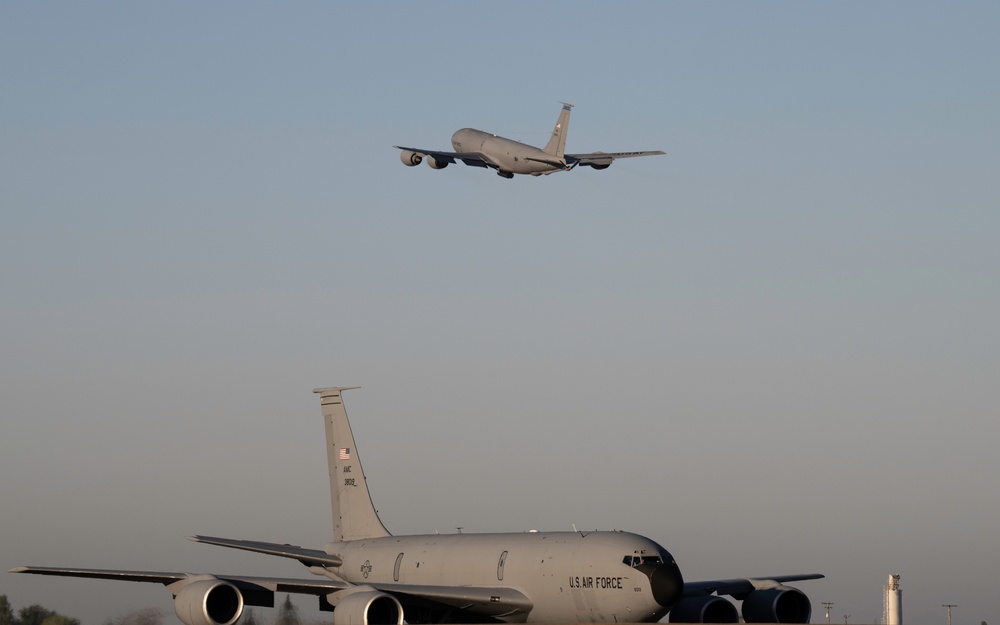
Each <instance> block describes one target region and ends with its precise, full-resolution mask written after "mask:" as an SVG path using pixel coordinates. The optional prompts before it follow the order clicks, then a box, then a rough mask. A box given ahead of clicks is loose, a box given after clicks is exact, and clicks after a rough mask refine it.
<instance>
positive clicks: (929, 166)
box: [0, 2, 1000, 625]
mask: <svg viewBox="0 0 1000 625" xmlns="http://www.w3.org/2000/svg"><path fill="white" fill-rule="evenodd" d="M998 28H1000V5H998V4H997V3H992V2H956V3H926V2H905V3H903V2H890V3H869V2H849V3H799V2H787V3H786V2H778V3H686V2H677V3H648V4H647V3H635V4H622V3H572V4H565V3H541V4H540V3H505V4H496V3H490V4H487V3H448V4H437V3H434V4H426V3H363V4H362V3H357V4H347V3H293V4H262V3H256V2H246V3H238V4H232V3H224V4H205V3H101V2H88V3H77V2H66V3H59V2H53V3H33V2H7V3H3V4H0V59H2V61H0V85H2V87H0V90H2V96H0V289H2V298H0V398H2V399H0V402H2V404H0V408H2V415H3V418H2V422H0V423H2V425H0V475H3V479H2V480H0V502H2V510H3V520H2V523H0V568H2V569H3V570H6V569H7V568H9V567H12V566H15V565H22V564H31V565H42V566H45V565H49V566H56V565H69V566H83V567H107V568H126V569H133V568H134V569H162V570H185V571H199V572H202V571H204V572H219V573H241V572H243V573H251V574H274V575H283V576H295V575H304V576H308V573H306V572H305V571H304V570H302V569H301V568H300V567H298V566H297V565H295V564H294V563H287V562H284V561H275V560H273V559H270V558H267V557H264V556H255V555H253V554H245V553H230V552H228V551H227V550H223V549H218V548H214V547H210V546H203V545H196V544H193V543H189V542H187V541H185V540H184V538H183V537H184V536H185V535H187V534H193V533H203V534H214V535H223V536H232V537H237V538H240V537H242V538H254V539H259V540H271V541H279V542H290V543H298V544H304V545H309V546H321V545H322V544H323V543H325V542H326V541H328V540H329V538H330V536H331V528H330V518H329V501H328V497H327V492H328V486H327V483H326V480H327V477H326V469H325V457H324V451H323V444H322V439H321V437H322V428H321V418H320V413H319V404H318V401H317V399H316V398H315V396H314V395H312V393H311V392H310V391H311V389H312V388H313V387H317V386H330V385H343V386H349V385H362V386H363V389H362V390H359V391H353V392H352V393H351V394H349V395H348V396H347V402H348V410H349V413H350V414H351V416H352V419H353V422H354V423H353V424H354V429H355V433H356V435H357V437H358V441H359V445H360V448H361V451H362V453H364V456H365V468H366V470H367V473H368V477H369V484H370V486H371V487H372V491H373V497H374V499H375V502H376V505H377V506H378V507H379V509H380V510H381V513H382V516H383V520H384V521H385V523H386V525H387V526H388V527H389V529H390V530H391V531H393V532H396V533H420V532H434V531H452V530H453V528H454V527H456V526H463V527H464V528H465V531H504V530H511V531H521V530H527V529H550V530H559V529H569V528H570V527H571V525H572V524H575V525H576V526H577V527H578V528H581V529H583V528H587V529H627V530H632V531H635V532H638V533H641V534H644V535H647V536H649V537H651V538H653V539H655V540H657V541H658V542H660V543H662V544H663V545H664V546H666V547H667V548H668V549H670V550H671V551H672V552H673V553H674V555H675V556H676V557H677V558H678V561H679V563H680V565H681V568H682V570H683V571H684V573H685V576H686V577H687V578H689V579H706V578H718V577H734V576H744V575H746V576H754V575H774V574H781V573H798V572H813V571H818V572H823V573H825V574H827V575H828V578H827V579H826V580H823V581H819V582H812V583H805V584H803V585H802V588H803V589H804V590H805V591H806V592H807V593H808V594H809V595H810V596H811V597H812V599H813V603H814V610H813V620H814V621H815V622H818V621H820V620H823V614H822V608H821V607H820V605H819V604H820V602H821V601H833V602H835V607H834V610H833V615H834V619H836V621H837V622H839V621H841V620H842V618H843V616H842V615H843V614H850V615H851V621H852V622H869V623H870V622H875V621H877V620H878V619H879V617H880V615H881V610H882V602H881V594H880V588H881V585H882V584H883V583H884V582H885V580H886V578H887V577H888V575H889V574H890V573H900V574H901V575H902V587H903V590H904V595H903V597H904V620H905V622H908V623H917V624H933V623H943V622H944V619H945V612H944V609H943V608H941V607H940V605H941V604H942V603H957V604H959V607H958V608H957V609H956V610H955V612H954V614H953V621H954V623H955V624H956V625H967V624H968V625H978V623H979V622H980V621H981V620H987V621H988V622H990V623H994V622H995V621H1000V594H998V593H997V591H996V584H997V578H996V565H997V562H998V561H1000V529H998V528H1000V521H998V519H1000V487H998V481H997V476H1000V456H998V454H997V453H996V450H997V441H998V440H1000V322H998V319H1000V210H998V209H1000V156H998V151H997V149H998V146H1000V114H998V111H1000V80H998V77H1000V38H998V37H997V31H998ZM558 101H567V102H572V103H574V104H575V105H576V108H575V109H574V112H573V119H572V124H571V127H570V134H569V141H568V144H567V147H568V149H569V150H570V151H576V152H587V151H592V150H605V151H615V150H639V149H663V150H665V151H666V152H667V155H666V156H661V157H655V158H647V159H637V160H632V161H623V162H620V163H616V164H615V165H614V166H613V167H611V168H610V169H609V170H607V171H602V172H597V171H593V170H589V169H580V170H576V171H573V172H571V173H568V174H559V175H553V176H548V177H544V178H527V177H518V178H517V179H515V180H510V181H508V180H503V179H501V178H498V177H497V176H495V175H494V174H492V173H490V172H487V171H484V170H480V169H474V168H469V167H464V166H454V167H450V168H448V169H446V170H444V171H432V170H431V169H429V168H428V167H426V166H421V167H416V168H406V167H403V165H402V164H401V163H400V162H399V160H398V153H397V151H396V150H393V149H392V148H391V146H392V145H394V144H400V143H403V144H411V145H418V146H426V147H428V148H434V147H437V148H441V149H446V148H448V147H449V138H450V136H451V133H452V132H454V130H455V129H457V128H461V127H466V126H472V127H477V128H482V129H486V130H490V131H493V132H496V133H499V134H503V135H506V136H511V137H514V138H517V139H520V140H524V141H527V142H530V143H536V144H537V143H544V141H545V140H546V138H547V136H548V133H549V132H550V130H551V127H552V124H553V123H554V121H555V118H556V115H557V114H558V110H559V105H558ZM3 593H6V594H7V595H8V596H9V598H10V599H11V601H12V603H13V604H14V605H15V607H21V606H24V605H28V604H30V603H34V602H38V603H42V604H43V605H45V606H47V607H50V608H54V609H57V610H59V611H60V612H63V613H66V614H69V615H73V616H78V617H80V618H82V619H83V621H84V625H100V624H101V623H102V622H103V621H104V619H106V618H107V617H109V616H114V615H115V614H120V613H123V612H125V611H128V610H129V609H133V608H136V607H141V606H156V607H161V608H163V609H164V610H165V611H166V612H167V614H168V615H170V618H171V619H172V618H173V617H172V608H171V605H170V599H169V595H168V593H166V592H164V591H163V589H162V588H160V587H157V586H150V587H145V586H141V585H129V584H115V583H113V582H90V581H85V580H61V579H45V578H36V577H27V576H16V575H8V574H6V573H3V574H2V583H0V594H3ZM303 609H304V610H306V614H307V616H310V617H311V616H316V617H318V616H319V613H318V612H316V611H315V610H314V609H313V608H312V604H311V603H310V604H308V606H307V605H305V604H303Z"/></svg>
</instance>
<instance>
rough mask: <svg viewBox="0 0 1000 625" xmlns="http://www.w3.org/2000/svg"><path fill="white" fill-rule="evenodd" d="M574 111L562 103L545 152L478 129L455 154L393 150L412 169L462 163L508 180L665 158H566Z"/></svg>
mask: <svg viewBox="0 0 1000 625" xmlns="http://www.w3.org/2000/svg"><path fill="white" fill-rule="evenodd" d="M572 108H573V105H572V104H566V103H565V102H563V103H562V110H561V111H560V112H559V119H558V120H557V121H556V127H555V128H554V129H553V130H552V137H550V138H549V142H548V144H546V146H545V147H544V148H536V147H534V146H531V145H527V144H525V143H521V142H519V141H514V140H513V139H507V138H504V137H500V136H497V135H495V134H492V133H489V132H483V131H482V130H476V129H475V128H462V129H461V130H459V131H456V132H455V134H453V135H452V136H451V145H452V147H454V148H455V151H454V152H440V151H437V150H421V149H419V148H406V147H402V146H398V145H394V146H392V147H394V148H396V149H397V150H402V152H400V154H399V158H400V160H402V161H403V164H404V165H406V166H408V167H413V166H414V165H419V164H420V163H421V161H423V160H424V159H427V164H428V165H430V166H431V168H432V169H444V168H445V167H447V166H448V165H449V164H450V163H454V162H455V161H456V160H459V161H462V162H463V163H465V164H466V165H471V166H473V167H488V168H490V169H495V170H496V172H497V175H499V176H502V177H504V178H513V177H514V174H531V175H532V176H541V175H548V174H551V173H554V172H557V171H569V170H571V169H573V168H574V167H576V166H577V165H585V166H587V167H593V168H594V169H607V168H608V167H611V162H612V161H613V160H615V159H616V158H633V157H636V156H654V155H657V154H664V152H663V151H662V150H653V151H647V152H591V153H589V154H566V153H565V150H566V133H568V132H569V114H570V111H571V109H572Z"/></svg>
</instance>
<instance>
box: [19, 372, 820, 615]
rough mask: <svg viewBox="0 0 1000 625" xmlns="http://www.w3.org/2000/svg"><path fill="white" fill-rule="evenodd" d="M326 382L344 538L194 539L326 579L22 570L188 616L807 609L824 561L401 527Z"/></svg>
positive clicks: (336, 527)
mask: <svg viewBox="0 0 1000 625" xmlns="http://www.w3.org/2000/svg"><path fill="white" fill-rule="evenodd" d="M344 390H347V389H346V388H319V389H316V390H315V392H316V393H318V394H319V396H320V403H321V405H322V413H323V419H324V422H325V427H326V446H327V450H326V451H327V464H328V468H329V472H330V495H331V500H332V507H333V542H331V543H328V544H327V545H326V546H325V547H324V548H323V549H309V548H303V547H297V546H292V545H287V544H277V543H266V542H257V541H248V540H234V539H229V538H215V537H211V536H189V537H188V538H189V539H190V540H193V541H195V542H200V543H208V544H211V545H218V546H222V547H230V548H233V549H243V550H246V551H253V552H258V553H264V554H269V555H272V556H280V557H283V558H291V559H293V560H298V561H299V562H301V563H302V564H303V565H305V566H306V567H307V568H308V570H309V572H311V573H313V574H314V575H315V576H316V577H315V578H314V579H289V578H276V577H249V576H242V575H223V574H192V573H177V572H154V571H128V570H107V569H80V568H48V567H18V568H14V569H11V572H15V573H34V574H38V575H60V576H69V577H88V578H101V579H116V580H124V581H133V582H155V583H160V584H163V585H164V586H166V587H167V590H169V591H170V592H171V593H172V594H173V596H174V610H175V612H176V613H177V617H178V618H179V619H180V620H181V622H182V623H184V625H233V624H234V623H236V621H237V620H238V619H239V618H240V616H241V615H242V613H243V609H244V606H265V607H274V595H275V593H276V592H282V593H301V594H306V595H315V596H316V597H318V599H319V606H320V610H325V611H330V610H332V611H333V623H334V625H402V623H403V622H404V620H405V622H407V623H627V622H655V621H658V620H660V619H661V618H662V617H664V616H665V615H666V614H667V613H668V612H669V613H670V620H671V622H682V623H701V622H704V623H736V622H738V621H739V616H738V614H737V611H736V607H735V605H734V604H733V603H731V602H729V601H727V600H726V599H723V598H722V597H721V595H732V596H733V597H735V598H737V599H740V600H742V602H743V604H742V613H743V618H744V620H745V621H746V622H748V623H751V622H753V623H808V622H809V617H810V614H811V605H810V603H809V599H808V598H807V597H806V595H805V594H804V593H803V592H802V591H800V590H798V589H796V588H791V587H789V586H785V585H784V584H783V582H786V581H796V580H807V579H817V578H820V577H823V576H822V575H819V574H811V575H784V576H777V577H766V578H765V577H759V578H740V579H728V580H714V581H704V582H685V581H684V580H683V578H682V576H681V572H680V569H679V568H678V566H677V563H676V562H675V561H674V558H673V556H672V555H670V552H668V551H667V550H666V549H664V548H663V547H662V546H660V545H658V544H657V543H655V542H654V541H652V540H650V539H649V538H645V537H643V536H639V535H636V534H631V533H628V532H619V531H611V532H609V531H595V532H578V531H574V532H535V531H531V532H523V533H509V534H471V533H470V534H463V533H457V534H448V535H440V534H432V535H416V536H393V535H391V534H390V533H389V532H388V531H387V530H386V529H385V526H384V525H382V521H381V520H380V519H379V516H378V513H377V512H376V510H375V507H374V506H373V505H372V499H371V495H370V494H369V491H368V485H367V482H366V480H365V474H364V471H362V468H361V457H360V454H359V453H358V448H357V445H356V444H355V442H354V435H353V434H352V432H351V426H350V423H349V422H348V420H347V412H346V410H345V408H344V404H343V400H342V393H343V391H344Z"/></svg>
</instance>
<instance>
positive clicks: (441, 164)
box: [427, 155, 448, 169]
mask: <svg viewBox="0 0 1000 625" xmlns="http://www.w3.org/2000/svg"><path fill="white" fill-rule="evenodd" d="M427 164H428V165H430V166H431V169H444V168H445V167H447V166H448V161H439V160H437V159H436V158H434V156H432V155H428V156H427Z"/></svg>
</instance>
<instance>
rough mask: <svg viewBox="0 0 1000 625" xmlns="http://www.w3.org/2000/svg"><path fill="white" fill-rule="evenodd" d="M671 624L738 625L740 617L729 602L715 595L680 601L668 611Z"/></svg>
mask: <svg viewBox="0 0 1000 625" xmlns="http://www.w3.org/2000/svg"><path fill="white" fill-rule="evenodd" d="M670 622H671V623H739V622H740V615H739V612H737V611H736V606H735V605H733V604H732V602H730V601H726V600H725V599H723V598H722V597H719V596H716V595H704V596H701V597H688V598H686V599H681V600H680V601H679V602H677V605H675V606H674V607H673V608H671V610H670Z"/></svg>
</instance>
